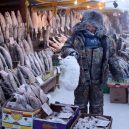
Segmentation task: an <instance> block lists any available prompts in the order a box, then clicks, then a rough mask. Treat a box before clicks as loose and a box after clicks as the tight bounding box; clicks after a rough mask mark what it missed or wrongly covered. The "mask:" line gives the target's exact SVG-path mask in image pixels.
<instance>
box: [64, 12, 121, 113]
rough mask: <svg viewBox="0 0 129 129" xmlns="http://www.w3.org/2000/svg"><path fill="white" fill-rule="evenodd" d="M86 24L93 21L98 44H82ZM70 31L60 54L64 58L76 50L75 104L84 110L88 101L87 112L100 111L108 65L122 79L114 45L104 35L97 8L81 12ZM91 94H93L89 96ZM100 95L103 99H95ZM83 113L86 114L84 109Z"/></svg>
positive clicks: (84, 42) (101, 111)
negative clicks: (77, 70) (80, 17)
mask: <svg viewBox="0 0 129 129" xmlns="http://www.w3.org/2000/svg"><path fill="white" fill-rule="evenodd" d="M89 23H91V24H92V23H93V26H95V27H96V33H95V34H94V36H95V37H96V38H97V39H99V41H100V44H101V45H99V46H98V48H95V49H94V48H91V49H89V48H88V47H86V46H85V44H86V36H85V34H86V33H87V30H86V27H85V26H86V24H89ZM73 30H74V32H73V34H72V35H71V37H70V38H69V39H68V40H67V41H66V43H65V45H64V47H63V48H62V56H63V57H66V56H68V55H70V54H71V53H77V55H78V62H79V65H80V79H79V85H78V87H77V89H76V90H75V104H77V105H79V106H80V108H81V109H82V110H83V109H85V110H86V108H87V107H86V106H87V104H88V102H90V107H91V108H90V111H91V112H90V113H95V114H96V113H97V114H103V95H102V91H101V89H100V88H101V86H102V85H105V84H106V82H107V77H108V70H109V67H110V70H111V71H110V72H111V73H112V68H113V69H115V71H117V76H115V75H114V72H113V75H114V77H115V79H116V80H119V79H121V78H123V73H122V72H121V71H120V66H119V63H118V59H117V58H116V54H115V49H114V48H113V42H112V40H110V38H109V37H108V36H106V35H105V27H104V25H103V17H102V15H101V14H100V13H98V12H96V11H87V12H86V13H84V16H83V18H82V21H81V22H80V23H78V24H77V25H75V27H74V29H73ZM84 32H85V34H84ZM87 34H88V33H87ZM95 42H96V41H95ZM91 87H92V89H91ZM93 91H96V92H93ZM91 92H93V93H91ZM87 93H88V94H87ZM93 94H94V96H92V95H93ZM79 97H82V98H84V99H83V100H85V102H84V101H83V102H80V101H81V99H80V100H79V99H78V98H79ZM93 98H98V99H93ZM99 98H101V99H102V100H101V101H98V100H99ZM91 100H94V101H91ZM94 111H95V112H94ZM85 112H86V113H87V111H85Z"/></svg>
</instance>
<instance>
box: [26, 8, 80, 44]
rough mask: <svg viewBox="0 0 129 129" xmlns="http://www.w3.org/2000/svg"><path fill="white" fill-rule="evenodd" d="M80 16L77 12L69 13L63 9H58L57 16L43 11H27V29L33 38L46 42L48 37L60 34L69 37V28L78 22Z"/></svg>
mask: <svg viewBox="0 0 129 129" xmlns="http://www.w3.org/2000/svg"><path fill="white" fill-rule="evenodd" d="M81 17H82V15H81V14H80V13H79V12H77V11H73V10H72V11H69V12H68V10H65V9H58V11H57V14H56V15H54V13H53V12H52V11H51V10H49V11H44V10H39V11H38V12H37V11H32V12H31V14H30V13H29V11H28V23H29V28H30V30H31V31H32V33H33V34H34V35H35V37H38V35H39V39H40V40H43V41H45V42H47V41H48V39H49V36H55V35H58V34H60V33H62V34H65V35H69V34H70V32H71V28H72V27H73V26H74V25H75V24H76V23H78V22H80V19H81Z"/></svg>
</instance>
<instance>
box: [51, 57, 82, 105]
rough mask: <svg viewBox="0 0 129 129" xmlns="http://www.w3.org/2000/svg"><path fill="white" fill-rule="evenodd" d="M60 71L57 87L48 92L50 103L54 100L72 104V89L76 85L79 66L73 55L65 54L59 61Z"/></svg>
mask: <svg viewBox="0 0 129 129" xmlns="http://www.w3.org/2000/svg"><path fill="white" fill-rule="evenodd" d="M60 69H61V73H60V76H59V88H56V89H55V91H54V92H52V93H50V96H49V99H50V102H51V103H55V101H57V102H60V103H65V104H74V101H73V100H74V99H71V98H69V97H70V96H72V98H74V90H75V89H76V88H77V86H78V82H79V76H80V66H79V64H78V62H77V60H76V58H75V57H74V56H67V57H66V58H64V59H62V60H61V61H60Z"/></svg>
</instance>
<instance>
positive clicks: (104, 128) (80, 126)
mask: <svg viewBox="0 0 129 129" xmlns="http://www.w3.org/2000/svg"><path fill="white" fill-rule="evenodd" d="M109 124H110V121H109V119H107V118H105V117H101V116H96V117H93V116H90V117H84V118H79V120H78V122H77V124H76V125H75V127H74V128H73V129H109V127H108V126H109Z"/></svg>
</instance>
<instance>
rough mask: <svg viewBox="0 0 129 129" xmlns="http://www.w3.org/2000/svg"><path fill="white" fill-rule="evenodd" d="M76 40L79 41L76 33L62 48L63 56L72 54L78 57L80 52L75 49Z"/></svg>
mask: <svg viewBox="0 0 129 129" xmlns="http://www.w3.org/2000/svg"><path fill="white" fill-rule="evenodd" d="M75 42H77V40H76V39H75V35H72V36H71V37H70V38H69V39H68V40H67V41H66V42H65V45H64V46H63V48H62V50H61V55H62V57H66V56H68V55H71V56H75V57H76V58H78V56H79V54H78V52H77V51H76V50H75V45H74V44H75Z"/></svg>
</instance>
